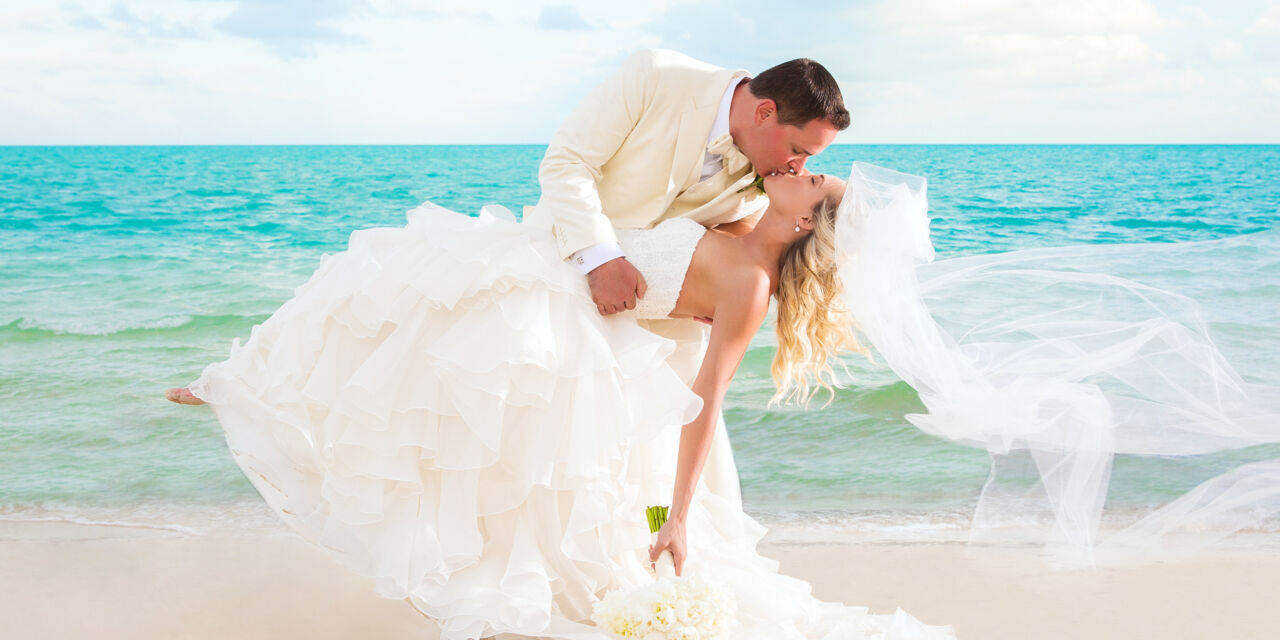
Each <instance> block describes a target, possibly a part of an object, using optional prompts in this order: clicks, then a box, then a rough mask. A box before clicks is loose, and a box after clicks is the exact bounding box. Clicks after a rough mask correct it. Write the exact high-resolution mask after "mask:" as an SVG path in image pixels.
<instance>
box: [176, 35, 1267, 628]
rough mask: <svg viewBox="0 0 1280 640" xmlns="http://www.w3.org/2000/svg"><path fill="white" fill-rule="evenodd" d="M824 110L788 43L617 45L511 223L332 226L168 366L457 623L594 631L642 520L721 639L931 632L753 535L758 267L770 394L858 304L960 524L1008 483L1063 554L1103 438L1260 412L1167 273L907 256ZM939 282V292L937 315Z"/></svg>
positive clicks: (1170, 522)
mask: <svg viewBox="0 0 1280 640" xmlns="http://www.w3.org/2000/svg"><path fill="white" fill-rule="evenodd" d="M848 123H849V116H848V113H847V111H846V110H845V108H844V106H843V104H842V98H841V94H840V91H839V88H838V87H837V86H836V83H835V81H834V80H833V79H832V77H831V75H830V74H829V73H827V71H826V70H825V69H823V68H822V67H821V66H820V65H818V64H817V63H815V62H813V61H810V60H805V59H800V60H793V61H791V62H787V63H784V64H781V65H778V66H776V67H773V68H771V69H768V70H766V71H764V72H762V73H760V74H758V75H756V76H754V77H748V76H747V74H746V73H745V72H743V71H729V70H725V69H719V68H716V67H713V66H710V65H707V64H704V63H701V62H698V61H695V60H692V59H690V58H688V57H685V56H683V55H680V54H677V53H673V52H669V51H653V50H649V51H641V52H638V53H636V54H634V55H632V56H631V57H630V58H628V59H627V60H626V62H625V63H624V64H623V66H622V68H621V69H620V70H619V71H618V72H617V73H615V74H614V75H613V76H611V77H610V78H608V79H607V80H605V81H604V82H603V83H602V84H601V85H599V86H598V87H596V88H595V89H594V90H593V91H592V92H591V93H590V94H589V95H588V96H587V97H586V98H585V99H584V100H583V101H582V103H581V104H580V105H579V106H578V107H577V108H576V109H575V110H574V111H573V113H572V114H570V116H569V118H568V119H567V120H566V122H565V123H564V124H563V125H562V127H561V129H560V130H559V131H558V132H557V133H556V135H555V136H554V138H553V139H552V141H551V144H550V146H549V147H548V150H547V153H546V157H545V158H544V159H543V162H542V165H541V169H540V172H539V178H540V182H541V186H542V196H541V199H540V200H539V202H538V204H537V206H536V207H533V208H531V209H529V210H527V211H526V212H525V216H524V222H523V223H517V222H516V221H515V219H514V216H511V215H510V213H508V212H506V211H505V210H503V209H501V208H500V207H486V208H485V209H484V210H482V212H481V214H480V215H479V217H475V218H473V217H469V216H466V215H463V214H459V213H454V212H451V211H448V210H445V209H442V208H440V207H437V206H435V205H432V204H430V203H427V204H424V205H422V206H421V207H418V208H417V209H414V210H413V211H410V212H409V214H408V224H407V225H406V226H405V227H403V228H374V229H366V230H362V231H357V232H355V233H353V234H352V236H351V242H350V246H349V247H348V249H347V250H346V251H344V252H341V253H338V254H335V255H332V256H328V257H327V258H326V259H325V260H324V261H323V262H322V263H321V265H320V267H319V269H318V270H317V271H316V273H315V274H314V275H313V276H312V277H311V279H310V280H309V281H308V282H307V283H305V284H304V285H303V286H301V287H299V288H298V289H297V291H296V294H295V297H294V298H292V299H291V300H289V301H288V302H286V303H285V304H284V305H283V306H281V308H280V309H279V310H278V311H277V312H276V313H275V314H273V315H272V316H271V317H270V318H269V319H268V320H266V321H265V322H263V323H262V324H261V325H259V326H255V327H254V328H253V330H252V333H251V335H250V337H249V339H248V341H247V342H246V343H244V344H243V345H241V344H240V343H239V341H238V340H237V341H235V342H234V343H233V345H232V349H231V354H230V357H229V358H228V359H227V360H226V361H225V362H220V363H215V364H212V365H210V366H208V367H207V368H206V369H205V370H204V372H203V373H202V375H201V376H200V378H199V379H197V380H196V381H195V382H194V383H192V384H191V385H189V387H188V388H185V389H171V390H169V392H167V394H166V395H167V396H168V397H169V399H170V400H173V401H175V402H180V403H185V404H202V403H208V404H210V405H211V406H212V407H213V409H214V411H215V413H216V414H217V417H218V420H219V421H220V422H221V424H222V426H223V427H224V429H225V431H226V437H227V442H228V445H229V447H230V449H231V452H232V454H233V456H234V458H235V460H236V462H237V463H238V464H239V465H240V466H241V468H242V469H243V470H244V472H245V475H246V477H248V478H249V480H250V481H251V482H252V483H253V484H254V486H255V487H256V488H257V490H258V491H259V492H260V493H261V494H262V496H263V498H264V499H265V500H266V502H267V503H268V504H269V505H270V506H271V507H273V508H274V509H275V510H276V511H277V512H278V513H279V514H280V515H281V517H282V518H283V519H284V520H285V521H286V522H288V523H289V524H290V525H291V526H292V527H293V528H294V529H295V530H296V531H298V532H299V533H301V534H302V535H303V536H304V537H306V538H307V539H308V540H311V541H313V542H315V543H317V544H319V545H322V546H323V547H325V548H326V549H327V550H329V551H330V552H331V553H332V554H333V555H334V557H335V558H337V559H338V560H339V561H341V562H343V563H344V564H346V565H347V566H349V567H351V568H352V569H353V570H355V571H357V572H360V573H361V574H363V575H366V576H370V577H372V578H373V579H374V580H375V582H376V588H377V591H378V593H379V594H380V595H383V596H386V597H390V598H397V599H406V600H408V601H409V602H410V603H411V604H412V605H413V606H414V607H416V608H417V609H418V610H419V611H421V612H422V613H423V614H425V615H426V616H428V617H430V618H432V619H434V620H436V621H437V622H438V623H439V625H440V627H441V631H442V637H444V638H449V639H451V640H452V639H457V640H461V639H464V638H465V639H474V638H481V637H494V636H496V637H535V638H583V639H603V638H605V637H606V636H605V634H603V633H602V631H601V630H599V629H597V628H596V627H594V626H593V625H591V624H590V623H589V618H590V614H591V609H592V604H593V603H594V602H597V601H598V600H599V599H600V598H601V597H602V596H603V595H604V594H605V593H607V592H610V591H612V590H614V589H625V588H628V587H632V586H636V585H640V584H644V583H647V582H649V581H651V580H652V579H653V578H652V576H651V575H650V573H649V571H648V569H649V565H650V563H651V562H652V561H653V560H655V559H656V558H657V557H658V556H659V554H660V553H662V552H663V551H670V552H671V554H672V555H673V557H674V558H675V562H676V564H677V565H678V567H679V569H680V571H681V573H684V572H688V573H697V574H699V575H701V576H703V577H705V578H707V579H710V580H714V581H717V582H721V583H723V584H726V585H729V586H730V587H731V588H732V591H733V595H734V598H735V599H736V601H737V605H738V617H737V622H738V628H739V631H738V633H737V634H736V635H735V638H741V639H748V638H750V639H756V638H760V639H768V640H775V639H784V638H794V639H802V638H803V639H814V638H824V639H831V640H835V639H837V638H838V639H841V640H843V639H847V638H908V637H909V638H934V637H940V638H947V637H952V636H953V633H952V632H951V630H950V628H948V627H933V626H929V625H925V624H923V623H921V622H919V621H917V620H915V619H914V618H912V617H911V616H910V615H908V614H906V613H905V612H902V611H900V610H899V611H898V612H897V613H895V614H894V615H872V614H869V613H868V612H867V610H866V609H865V608H861V607H848V606H843V605H839V604H835V603H828V602H822V601H819V600H816V599H815V598H813V597H812V595H811V589H810V586H809V584H808V583H806V582H804V581H803V580H799V579H795V578H792V577H788V576H784V575H781V574H779V573H777V562H776V561H773V560H770V559H768V558H765V557H763V556H760V555H759V554H758V553H757V551H756V543H757V542H758V541H759V540H760V539H761V537H762V536H763V535H764V533H765V529H764V528H763V527H762V526H760V525H759V524H758V523H756V522H755V521H754V520H753V519H751V518H750V517H749V516H747V515H746V514H745V513H744V512H743V511H742V500H741V495H740V493H739V485H738V478H737V471H736V469H735V467H734V464H733V458H732V452H731V449H730V447H729V443H728V438H727V434H726V432H725V427H724V422H723V419H722V418H721V403H722V401H723V398H724V393H725V389H726V387H727V385H728V383H729V380H730V379H731V378H732V376H733V373H734V371H735V370H736V368H737V367H738V365H739V362H740V361H741V359H742V357H743V354H744V353H745V351H746V349H747V346H748V343H749V341H750V339H751V337H752V336H753V335H754V334H755V333H756V331H757V330H758V329H759V327H760V326H761V324H762V322H763V320H764V317H765V315H766V313H767V311H768V308H769V304H770V299H771V298H772V299H775V300H776V302H777V314H778V315H777V322H776V324H777V332H778V348H777V352H776V355H775V358H774V363H773V375H774V380H775V383H776V385H777V395H776V396H775V398H777V399H783V400H785V399H794V400H799V401H801V402H803V401H807V400H808V399H809V398H810V397H812V395H813V394H814V393H815V392H816V391H818V390H820V389H823V388H829V387H830V385H831V382H832V378H831V368H830V364H829V362H830V360H831V359H832V358H833V357H834V356H835V355H837V354H839V353H841V352H847V351H862V350H863V347H862V346H861V345H860V344H859V342H858V340H857V339H855V337H854V335H855V334H854V328H855V327H856V328H857V330H858V332H859V334H861V336H863V337H865V338H866V341H867V342H868V343H869V345H868V346H871V347H874V349H875V351H876V353H877V354H878V355H879V356H880V357H881V358H882V359H883V361H884V362H885V363H886V364H887V365H888V366H889V367H890V368H892V369H893V370H894V372H895V373H896V374H897V375H899V376H900V377H901V378H902V379H903V380H905V381H907V382H908V383H909V384H911V386H912V387H914V388H915V389H916V391H917V392H918V393H919V396H920V399H921V401H922V402H923V403H924V405H925V407H926V408H927V409H928V412H927V413H922V414H913V415H910V416H907V419H909V420H910V421H911V422H912V423H914V424H915V425H916V426H918V427H919V428H921V429H922V430H924V431H926V432H929V433H931V434H934V435H937V436H939V437H944V438H948V439H950V440H953V441H956V442H961V443H964V444H968V445H973V446H978V447H983V448H985V449H987V451H989V452H990V453H991V456H992V461H993V466H992V473H991V476H990V478H989V480H988V483H987V486H986V487H985V488H984V490H983V493H982V495H981V496H980V498H979V503H978V508H977V511H976V513H975V518H974V528H973V531H974V534H975V535H977V534H980V533H981V532H982V531H985V530H987V529H986V527H987V526H988V525H992V526H995V525H999V524H1000V522H999V521H1001V520H1002V518H1001V517H1000V516H1002V515H1004V516H1009V518H1007V520H1013V521H1017V520H1023V521H1025V520H1027V517H1026V516H1027V514H1028V513H1030V512H1029V511H1028V510H1027V506H1028V505H1029V504H1032V505H1033V506H1035V507H1037V508H1039V507H1043V510H1044V511H1045V512H1046V513H1047V514H1048V516H1049V518H1050V520H1049V522H1050V525H1051V526H1050V529H1051V531H1050V532H1049V534H1048V537H1049V538H1050V539H1051V540H1052V541H1057V542H1059V543H1061V544H1063V545H1065V547H1066V548H1069V549H1073V550H1079V551H1082V553H1083V557H1084V559H1085V563H1086V564H1088V563H1091V562H1093V560H1094V557H1093V552H1094V551H1095V549H1097V548H1099V545H1098V544H1097V536H1098V532H1099V514H1100V513H1101V511H1102V507H1103V503H1104V501H1105V500H1106V497H1107V489H1108V482H1109V477H1110V473H1111V470H1112V461H1113V459H1114V457H1115V456H1116V455H1117V454H1136V455H1156V456H1167V455H1189V454H1198V453H1208V452H1213V451H1219V450H1222V449H1225V448H1240V447H1246V446H1250V445H1253V444H1258V443H1264V442H1280V430H1278V429H1277V428H1276V425H1278V424H1280V406H1277V403H1276V402H1275V399H1276V398H1280V392H1277V390H1276V389H1274V388H1271V387H1262V386H1260V385H1256V384H1249V383H1247V382H1245V381H1243V380H1241V379H1240V378H1239V376H1238V375H1236V374H1235V372H1234V371H1233V370H1232V369H1231V368H1230V366H1229V365H1227V364H1226V361H1225V360H1224V359H1223V358H1222V356H1221V353H1219V352H1218V350H1217V349H1216V347H1215V346H1214V344H1213V341H1212V340H1211V339H1210V338H1209V336H1208V335H1207V333H1205V332H1204V330H1203V327H1202V326H1201V324H1197V323H1198V318H1197V317H1194V308H1193V307H1192V306H1189V305H1188V304H1186V303H1187V301H1186V300H1185V299H1183V298H1181V297H1178V296H1168V295H1166V292H1160V291H1158V290H1155V289H1153V288H1151V287H1145V286H1140V285H1137V284H1136V283H1132V282H1129V281H1126V280H1124V279H1122V278H1117V277H1114V276H1112V275H1109V274H1105V273H1098V274H1090V273H1086V272H1083V271H1079V270H1075V269H1076V268H1077V267H1082V266H1084V265H1087V264H1088V260H1089V259H1091V256H1094V255H1095V253H1096V252H1094V251H1093V250H1092V249H1079V250H1077V249H1078V248H1066V249H1063V250H1055V251H1054V252H1051V253H1044V252H1036V251H1028V252H1010V253H1007V254H989V255H983V256H968V257H964V258H957V259H952V260H945V261H939V262H932V260H933V247H932V245H931V243H930V239H929V220H928V216H927V200H926V198H925V188H924V182H923V180H922V179H920V178H916V177H914V176H907V175H905V174H898V173H895V172H891V171H887V170H881V169H878V168H874V167H870V166H868V165H862V164H861V163H855V165H854V167H853V169H852V171H851V174H850V176H849V180H848V182H847V183H844V182H842V181H841V180H840V179H839V178H837V177H835V176H817V175H811V174H808V173H806V172H805V170H804V164H805V161H806V159H807V158H809V157H810V156H812V155H814V154H817V153H819V152H821V151H822V150H823V149H825V148H826V147H827V146H828V145H830V144H831V142H832V140H833V139H834V137H835V135H836V133H837V132H838V131H840V130H842V129H844V128H845V127H847V126H848ZM1124 249H1125V255H1145V254H1146V253H1150V252H1151V251H1154V249H1144V248H1140V247H1125V248H1124ZM1046 259H1048V261H1049V263H1050V264H1051V265H1052V266H1049V267H1046V266H1045V261H1046ZM943 263H945V264H943ZM1064 264H1065V265H1069V267H1070V268H1071V269H1072V270H1070V271H1057V269H1061V265H1064ZM921 265H926V266H928V267H929V269H922V268H920V267H921ZM1059 289H1060V291H1061V295H1060V296H1059V295H1036V296H1029V297H1028V296H1020V295H1019V294H1018V292H1020V291H1036V292H1042V293H1046V292H1052V291H1058V290H1059ZM993 295H995V296H996V299H993V298H992V296H993ZM1000 295H1004V296H1006V300H1005V301H1000V300H998V298H999V296H1000ZM1073 296H1075V297H1073ZM948 297H949V298H948ZM939 299H949V300H957V301H960V302H959V303H958V304H960V305H965V307H966V309H965V310H966V313H964V314H960V316H961V317H959V318H950V319H948V318H942V319H937V318H935V317H934V316H933V315H932V310H933V309H944V308H947V305H945V304H944V305H938V304H934V303H935V302H936V301H937V300H939ZM984 301H985V302H984ZM1015 303H1016V304H1015ZM1037 304H1048V305H1059V304H1060V306H1059V307H1056V308H1050V309H1042V308H1038V307H1036V306H1035V305H1037ZM1122 305H1130V306H1125V307H1123V309H1122ZM1187 310H1191V311H1192V317H1191V319H1190V320H1188V321H1186V322H1183V321H1181V317H1180V316H1179V314H1184V313H1185V312H1187ZM1131 312H1132V313H1131ZM939 320H941V321H942V322H945V323H946V326H945V327H944V326H943V325H942V324H940V322H939ZM966 323H967V324H966ZM904 463H905V461H904ZM1028 469H1031V470H1032V473H1039V476H1040V477H1039V480H1040V481H1039V482H1038V483H1036V484H1034V485H1029V484H1028V482H1027V477H1026V471H1027V470H1028ZM1020 474H1021V475H1020ZM1276 478H1280V461H1270V462H1263V463H1257V464H1253V465H1244V466H1242V467H1240V468H1239V469H1237V470H1233V471H1231V472H1228V473H1226V474H1223V475H1222V476H1220V477H1218V478H1214V479H1212V480H1210V481H1209V482H1207V483H1205V484H1204V485H1202V486H1201V487H1197V488H1196V489H1195V490H1193V491H1190V492H1188V493H1187V494H1186V495H1185V496H1183V497H1182V498H1179V499H1178V500H1175V501H1173V502H1171V503H1170V504H1169V505H1167V506H1166V507H1165V508H1163V509H1160V510H1157V511H1156V512H1154V513H1152V514H1151V515H1150V516H1148V517H1146V518H1144V519H1143V520H1141V521H1139V522H1137V523H1135V524H1133V525H1132V526H1130V527H1128V528H1126V529H1124V530H1123V531H1121V532H1120V535H1117V536H1115V537H1113V538H1111V539H1110V540H1109V541H1108V542H1111V541H1114V545H1113V546H1114V547H1115V548H1121V547H1123V546H1124V545H1131V546H1139V547H1146V548H1150V547H1154V546H1158V544H1159V541H1160V539H1161V537H1162V536H1164V535H1165V534H1166V533H1167V532H1169V531H1173V530H1175V529H1176V528H1177V527H1179V526H1184V525H1194V526H1195V527H1196V528H1198V529H1203V528H1205V527H1206V526H1209V525H1210V524H1211V521H1212V520H1213V518H1214V517H1216V516H1220V515H1224V514H1228V513H1243V512H1248V514H1250V517H1254V516H1257V515H1258V514H1263V515H1267V514H1274V513H1275V512H1276V509H1275V508H1274V504H1272V503H1276V502H1280V491H1277V490H1276V487H1278V486H1280V482H1277V481H1276V480H1275V479H1276ZM1028 486H1030V487H1032V488H1031V489H1030V490H1028V489H1027V487H1028ZM1268 501H1270V502H1268ZM663 504H669V505H670V519H669V520H668V521H667V523H666V524H665V525H663V527H662V529H661V530H660V532H659V535H658V538H657V542H656V543H655V544H654V545H653V546H650V545H649V535H648V526H647V523H646V520H645V514H644V508H645V507H646V506H649V505H663ZM1232 522H1234V523H1236V524H1233V525H1232V526H1237V525H1238V523H1240V522H1244V521H1243V520H1239V519H1235V520H1233V521H1232Z"/></svg>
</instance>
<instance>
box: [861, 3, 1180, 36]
mask: <svg viewBox="0 0 1280 640" xmlns="http://www.w3.org/2000/svg"><path fill="white" fill-rule="evenodd" d="M877 12H878V13H880V15H882V16H883V18H884V19H885V20H886V22H887V23H889V24H891V25H895V26H898V27H899V28H903V29H906V30H908V31H917V32H935V31H941V32H954V31H961V32H966V33H973V32H979V33H984V32H993V31H1014V32H1028V33H1042V34H1072V33H1098V32H1120V33H1148V32H1152V31H1157V30H1159V29H1161V28H1163V27H1164V26H1165V25H1166V24H1167V20H1166V19H1165V18H1163V17H1161V15H1160V13H1159V11H1157V10H1156V8H1155V7H1154V6H1152V5H1151V4H1150V3H1148V2H1145V1H1144V0H1057V1H1045V0H1034V1H1030V2H1028V1H1026V0H964V1H959V2H958V1H956V0H896V1H893V2H885V3H883V4H881V5H878V11H877Z"/></svg>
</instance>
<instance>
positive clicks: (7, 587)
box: [0, 519, 1280, 640]
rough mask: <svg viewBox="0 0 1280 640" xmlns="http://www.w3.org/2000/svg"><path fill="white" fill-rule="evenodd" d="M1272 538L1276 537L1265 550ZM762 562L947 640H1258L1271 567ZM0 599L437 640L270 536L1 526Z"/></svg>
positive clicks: (779, 544)
mask: <svg viewBox="0 0 1280 640" xmlns="http://www.w3.org/2000/svg"><path fill="white" fill-rule="evenodd" d="M1270 537H1274V536H1270ZM758 549H759V551H760V553H761V554H762V555H765V556H768V557H771V558H774V559H776V560H778V561H779V571H780V572H782V573H784V574H787V575H791V576H795V577H798V578H802V579H804V580H807V581H809V582H810V583H811V584H812V585H813V594H814V596H815V597H817V598H819V599H821V600H826V601H838V602H844V603H846V604H850V605H858V606H867V607H869V608H870V609H871V611H872V612H874V613H893V611H894V610H895V609H896V608H898V607H901V608H902V609H904V610H906V611H907V612H909V613H910V614H912V615H913V616H915V617H917V618H919V619H920V620H922V621H923V622H926V623H928V624H950V625H952V626H954V627H955V629H956V631H957V633H958V635H959V637H960V638H980V639H1006V638H1007V639H1009V640H1014V639H1024V638H1026V639H1034V640H1055V639H1063V640H1065V639H1067V638H1088V639H1090V640H1103V639H1106V638H1117V639H1119V638H1125V639H1133V638H1148V637H1150V638H1156V637H1158V638H1162V639H1166V640H1167V639H1174V638H1188V639H1190V638H1206V637H1215V638H1233V639H1246V638H1258V639H1261V638H1269V637H1275V635H1276V634H1277V632H1278V631H1280V614H1278V613H1277V612H1276V610H1275V603H1274V589H1275V580H1276V578H1277V577H1280V553H1277V552H1274V551H1266V550H1261V549H1259V550H1247V549H1231V550H1221V551H1206V552H1201V553H1197V554H1194V555H1190V556H1187V557H1183V558H1178V559H1171V560H1158V561H1154V562H1151V563H1148V564H1144V565H1141V566H1137V567H1129V568H1107V569H1090V570H1067V569H1054V568H1052V567H1050V566H1048V565H1047V564H1045V563H1044V562H1043V559H1042V558H1041V557H1040V556H1039V551H1038V549H1036V548H1030V547H1018V546H1009V547H995V546H992V547H986V546H974V545H967V544H964V543H962V542H938V541H932V542H930V541H905V542H904V541H896V542H895V541H878V542H875V541H860V542H831V541H826V542H823V541H805V540H790V541H789V540H788V539H787V537H786V536H785V535H774V532H773V531H772V530H771V531H770V534H769V535H767V536H766V537H765V539H764V540H763V541H762V542H761V543H760V545H759V548H758ZM0 566H4V567H6V569H7V570H6V571H5V572H3V573H0V589H2V592H3V593H4V594H6V596H7V597H6V598H5V604H4V605H3V606H4V608H5V609H6V610H8V615H7V616H5V617H6V618H8V619H10V620H13V621H14V622H13V623H11V624H12V626H10V627H9V628H10V632H9V634H10V635H9V636H8V637H14V638H81V637H92V638H96V639H104V638H142V639H146V638H172V637H184V638H237V639H240V638H246V639H248V638H264V639H265V638H294V637H297V638H301V637H307V638H308V639H314V640H320V639H325V638H335V639H337V638H351V637H377V638H388V639H392V638H436V637H437V633H436V632H435V631H434V629H433V628H431V627H430V625H429V622H428V621H426V620H425V619H424V618H423V617H422V616H421V615H420V614H419V613H417V611H416V610H414V609H413V608H411V607H409V606H408V605H406V604H405V603H403V602H399V601H391V600H386V599H384V598H381V597H379V596H377V595H375V594H374V593H373V590H372V585H371V582H370V581H368V580H366V579H364V578H363V577H361V576H358V575H356V574H353V573H351V572H349V571H347V570H346V569H345V568H343V567H342V566H340V565H338V564H337V563H336V562H335V561H334V560H332V559H331V558H330V557H329V556H328V555H327V554H326V553H325V552H323V551H322V550H320V549H319V548H317V547H315V546H313V545H310V544H308V543H306V542H305V541H304V540H302V539H301V538H300V537H297V536H296V535H295V534H293V533H292V532H291V531H289V530H288V529H287V527H285V526H284V525H283V524H282V523H278V524H277V526H276V527H274V528H271V527H268V528H266V529H263V530H257V531H251V532H246V531H241V532H239V533H237V532H234V531H219V532H210V533H202V534H198V535H192V534H190V533H186V532H181V531H176V530H172V529H162V528H155V527H152V526H142V527H137V526H133V527H130V526H124V525H120V524H115V525H111V524H105V525H104V524H96V525H95V524H76V523H68V522H60V521H56V520H42V521H40V520H14V519H8V520H0Z"/></svg>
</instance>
